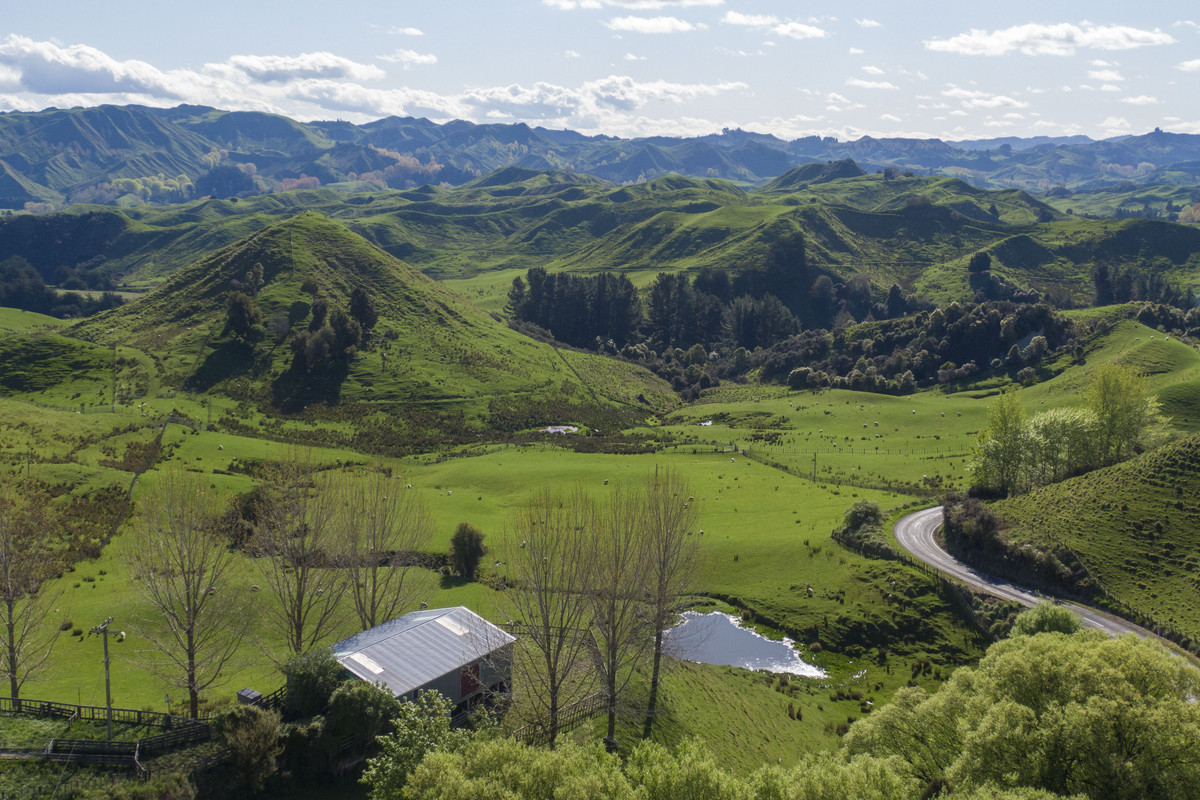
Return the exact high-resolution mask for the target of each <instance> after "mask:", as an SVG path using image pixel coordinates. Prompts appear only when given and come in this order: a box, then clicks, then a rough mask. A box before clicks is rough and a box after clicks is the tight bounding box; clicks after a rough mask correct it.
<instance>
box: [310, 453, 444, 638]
mask: <svg viewBox="0 0 1200 800" xmlns="http://www.w3.org/2000/svg"><path fill="white" fill-rule="evenodd" d="M329 488H330V489H331V490H332V491H333V492H334V493H335V495H336V497H337V499H338V501H339V503H340V512H341V514H340V517H339V519H338V523H337V527H338V528H339V529H340V531H339V533H340V547H339V550H340V557H339V561H340V563H341V565H342V566H343V568H344V569H345V571H346V578H347V580H348V582H349V587H350V588H349V592H350V596H351V598H352V599H353V600H354V610H355V612H356V613H357V614H358V622H359V625H361V626H362V629H363V630H364V631H365V630H367V629H369V628H374V627H375V626H376V625H380V624H382V623H384V622H386V621H388V620H389V619H392V618H393V617H395V616H397V614H398V613H399V612H400V610H401V609H404V608H406V607H407V606H410V605H411V604H412V603H413V601H414V600H415V599H416V598H417V597H418V595H419V594H420V592H421V591H422V589H423V588H424V582H423V581H421V580H420V579H421V578H422V577H423V575H422V570H421V569H420V568H419V567H417V566H415V565H414V558H415V557H416V555H417V552H418V551H419V550H420V549H421V548H422V547H423V546H424V545H425V544H426V543H428V541H429V539H430V537H431V536H432V535H433V522H432V521H431V520H430V518H429V514H428V512H427V511H426V510H425V506H424V505H423V504H422V503H421V501H420V499H419V498H418V497H417V495H415V494H414V493H413V492H411V491H410V490H408V489H406V488H405V487H404V484H403V483H402V482H401V481H400V480H399V479H397V478H392V477H389V476H386V475H383V474H381V473H377V472H376V473H372V474H370V475H366V476H359V477H357V478H352V477H350V476H347V475H344V474H343V475H339V476H338V477H336V478H334V479H333V481H332V486H330V487H329Z"/></svg>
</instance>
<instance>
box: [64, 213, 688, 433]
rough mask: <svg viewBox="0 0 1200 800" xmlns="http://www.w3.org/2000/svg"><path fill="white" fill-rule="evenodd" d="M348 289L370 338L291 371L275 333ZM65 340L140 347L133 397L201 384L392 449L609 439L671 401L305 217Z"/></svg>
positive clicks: (661, 387)
mask: <svg viewBox="0 0 1200 800" xmlns="http://www.w3.org/2000/svg"><path fill="white" fill-rule="evenodd" d="M255 265H261V266H262V268H263V278H264V284H263V286H262V289H261V291H260V292H259V293H258V296H257V299H256V304H257V306H258V308H259V309H260V310H261V312H262V315H263V319H264V326H265V329H266V330H265V331H264V333H263V334H262V336H263V338H262V341H260V342H258V343H257V344H254V345H250V344H247V343H245V342H242V341H240V340H238V339H237V338H236V337H233V336H232V335H228V334H226V333H225V332H224V327H225V304H226V301H227V299H228V297H229V295H230V292H231V291H232V290H233V289H234V288H235V287H236V286H237V285H238V282H239V281H241V280H242V279H243V278H244V276H245V275H246V273H247V272H248V271H250V270H252V269H253V268H254V267H255ZM305 282H310V283H311V284H313V285H315V287H317V293H316V294H313V295H310V294H309V293H308V292H306V291H304V290H303V289H302V285H304V284H305ZM356 289H363V290H364V291H366V292H367V294H368V295H369V296H370V298H371V299H372V300H373V302H374V304H375V307H376V309H377V312H378V314H379V322H378V324H377V325H376V326H375V329H374V331H373V332H371V333H370V335H369V336H367V337H366V338H365V339H364V341H363V342H362V343H360V345H359V347H358V351H357V354H356V355H355V356H354V357H353V358H352V359H351V360H350V361H349V362H348V363H346V364H345V365H344V366H342V367H340V368H337V369H332V370H331V371H330V372H329V373H327V374H326V373H322V374H320V375H317V374H314V373H311V372H308V373H305V372H303V371H297V369H296V368H295V366H294V357H293V352H292V349H291V348H290V347H289V344H288V342H289V338H288V337H289V336H290V335H292V334H293V333H294V332H296V331H300V330H304V329H305V328H306V326H307V327H309V328H311V327H312V325H311V324H310V323H311V321H312V309H313V306H314V305H315V304H316V303H317V301H316V299H315V298H316V297H320V298H324V300H325V301H327V303H328V306H329V308H330V312H329V313H330V314H331V315H332V314H334V313H335V309H346V308H347V307H348V305H349V302H350V296H351V294H352V293H353V292H354V290H356ZM70 333H71V334H73V335H74V336H77V337H79V338H81V339H84V340H86V341H92V342H96V343H98V344H102V345H105V346H108V345H120V346H121V347H122V348H134V349H136V350H137V351H139V352H140V353H142V354H144V356H145V359H146V363H145V364H144V365H142V366H139V367H137V368H135V369H133V371H132V372H131V374H130V375H129V376H126V377H125V378H123V380H124V381H126V382H129V383H132V384H134V385H136V386H138V387H139V388H140V391H142V392H143V393H144V394H149V393H161V392H173V391H179V390H181V389H182V390H189V391H209V390H211V391H213V392H216V393H218V394H219V395H224V396H229V397H232V398H235V399H238V400H241V401H245V402H247V403H248V404H249V406H248V409H257V410H261V411H264V412H266V413H268V414H276V413H278V411H279V410H288V411H292V412H298V411H301V410H304V407H305V406H311V407H309V408H308V409H307V410H305V411H304V416H305V418H306V419H309V421H315V420H314V418H322V419H324V420H325V421H327V422H328V421H334V422H340V423H343V425H344V427H343V428H340V429H339V427H338V426H337V425H334V426H333V430H334V431H338V430H341V434H340V435H344V436H346V437H349V438H351V439H353V438H355V437H358V438H361V439H362V440H363V442H365V443H366V444H367V445H368V446H370V445H371V444H372V443H373V444H374V445H375V446H379V447H387V448H392V449H401V450H405V449H406V448H407V445H405V443H404V439H405V437H406V436H408V437H411V438H412V440H414V441H415V440H416V439H418V438H426V437H430V436H432V437H434V438H435V439H436V438H438V437H441V436H451V437H452V438H456V439H462V438H463V437H470V436H474V435H475V434H476V433H478V432H482V431H485V430H495V429H502V430H515V429H523V428H529V427H534V426H538V425H548V424H556V423H566V422H576V423H582V424H587V425H592V426H594V427H600V426H601V425H603V427H605V428H608V429H610V430H611V429H612V428H614V427H617V425H616V422H617V420H625V421H627V422H628V421H634V420H637V419H639V418H640V417H641V416H644V415H645V414H646V413H649V412H650V411H653V410H662V409H665V408H669V407H670V406H671V405H672V404H673V403H674V398H673V396H672V395H671V393H670V390H669V388H668V387H667V386H666V384H664V383H662V382H661V381H660V380H658V379H657V378H654V377H653V376H652V375H650V373H648V372H646V371H645V370H642V369H639V368H634V367H630V366H628V365H625V364H619V363H617V362H613V361H610V360H608V359H605V358H603V357H601V356H596V355H590V354H585V353H571V354H569V355H567V354H563V353H560V352H559V351H558V350H556V349H555V348H553V347H551V346H550V345H547V344H542V343H540V342H536V341H533V340H531V339H529V338H527V337H525V336H523V335H521V334H518V333H516V332H515V331H512V330H510V329H509V328H508V327H507V326H505V325H504V324H502V323H500V322H497V321H496V320H495V319H493V318H492V317H491V316H490V315H488V314H486V313H484V312H482V311H480V310H478V309H477V308H475V307H474V306H472V305H471V304H470V303H468V302H466V301H465V300H463V299H462V298H461V297H459V296H458V295H456V294H455V293H454V292H452V291H450V290H448V289H446V288H444V287H443V286H441V285H439V284H438V283H436V282H434V281H432V280H430V279H429V278H426V277H425V276H423V275H421V274H420V273H418V272H417V271H416V270H414V269H412V268H411V267H409V266H407V265H406V264H404V263H402V262H400V261H398V260H396V259H394V258H392V257H391V256H389V255H387V254H386V253H384V252H382V251H381V250H379V249H378V248H376V247H374V246H373V245H371V244H370V243H369V242H367V241H366V240H364V239H362V238H361V237H359V236H356V235H355V234H354V233H352V232H351V231H349V230H347V229H346V228H345V227H343V226H342V225H340V224H338V223H336V222H334V221H331V220H328V219H326V218H324V217H322V216H320V215H318V214H314V213H304V214H301V215H299V216H296V217H293V218H291V219H288V220H286V221H284V222H279V223H276V224H273V225H271V226H270V227H267V228H265V229H264V230H262V231H260V232H258V233H255V234H252V235H251V236H249V237H247V238H245V239H243V240H241V241H239V242H238V243H236V244H234V245H232V246H230V247H227V248H225V249H223V250H220V251H218V252H217V253H215V254H214V255H212V256H209V257H208V258H206V259H204V260H202V261H200V262H198V263H196V264H194V265H192V266H190V267H188V268H186V269H183V270H181V271H179V272H177V273H176V274H175V275H174V276H173V277H172V278H170V279H169V280H168V281H167V282H166V283H165V284H164V285H163V286H162V287H161V288H160V289H158V290H156V291H154V292H152V293H150V294H148V295H147V296H145V297H144V298H142V299H140V300H138V301H136V302H134V303H130V304H129V305H127V306H125V307H122V308H120V309H116V310H114V311H113V312H111V313H106V314H102V315H99V316H97V317H94V318H92V319H90V320H87V321H85V322H83V323H80V324H79V325H77V326H76V327H75V328H73V329H72V330H71V331H70ZM584 375H586V378H585V377H581V376H584ZM314 403H315V404H317V405H312V404H314ZM368 432H370V433H368ZM331 435H334V436H335V437H336V436H337V435H338V434H331ZM409 449H410V448H409Z"/></svg>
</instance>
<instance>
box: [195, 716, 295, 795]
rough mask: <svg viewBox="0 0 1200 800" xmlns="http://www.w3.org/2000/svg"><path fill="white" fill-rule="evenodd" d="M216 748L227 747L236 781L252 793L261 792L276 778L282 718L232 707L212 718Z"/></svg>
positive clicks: (280, 749)
mask: <svg viewBox="0 0 1200 800" xmlns="http://www.w3.org/2000/svg"><path fill="white" fill-rule="evenodd" d="M212 724H213V731H214V733H215V734H216V740H217V744H219V745H221V746H223V747H226V748H228V749H229V752H230V759H231V760H232V762H233V770H234V774H233V777H234V779H235V780H236V781H237V782H238V783H239V784H240V785H242V786H245V787H247V788H249V789H251V790H255V791H257V790H259V789H262V787H263V784H265V783H266V781H267V778H270V777H271V776H272V775H274V774H275V769H276V763H275V759H276V758H277V757H278V756H279V754H280V752H281V751H282V747H281V746H280V723H279V714H278V713H277V712H275V711H266V710H264V709H261V708H259V707H258V706H232V707H230V708H228V709H226V710H224V711H221V712H219V713H218V714H217V715H216V716H215V717H213V721H212Z"/></svg>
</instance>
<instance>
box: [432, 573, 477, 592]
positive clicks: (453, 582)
mask: <svg viewBox="0 0 1200 800" xmlns="http://www.w3.org/2000/svg"><path fill="white" fill-rule="evenodd" d="M469 583H473V581H469V580H467V579H466V578H464V577H462V576H461V575H443V576H442V579H441V583H440V584H439V585H440V588H442V589H457V588H458V587H460V586H466V585H467V584H469Z"/></svg>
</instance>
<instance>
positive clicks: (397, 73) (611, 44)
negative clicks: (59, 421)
mask: <svg viewBox="0 0 1200 800" xmlns="http://www.w3.org/2000/svg"><path fill="white" fill-rule="evenodd" d="M0 26H2V27H0V110H5V111H11V110H38V109H42V108H46V107H49V106H57V107H60V108H65V107H71V106H77V105H97V104H100V103H121V104H123V103H141V104H145V105H156V106H173V105H178V104H180V103H195V104H202V105H211V106H216V107H219V108H227V109H250V110H261V111H270V112H276V113H281V114H286V115H288V116H291V117H294V118H297V119H301V120H312V119H348V120H351V121H354V122H365V121H368V120H372V119H377V118H379V117H383V116H388V115H392V114H394V115H399V116H424V117H429V118H430V119H434V120H437V121H445V120H450V119H455V118H459V119H469V120H472V121H475V122H488V121H495V122H516V121H524V122H528V123H529V124H531V125H543V126H546V127H551V128H571V129H575V130H580V131H583V132H585V133H603V134H610V135H616V136H642V135H654V134H669V135H703V134H706V133H713V132H717V131H720V130H721V129H722V128H739V127H740V128H743V129H746V130H753V131H758V132H763V133H773V134H775V135H777V136H779V137H781V138H787V139H790V138H795V137H798V136H805V135H812V134H818V135H822V136H836V137H838V138H839V139H843V140H845V139H857V138H859V137H861V136H864V135H871V136H917V137H937V138H942V139H972V138H989V137H995V136H1037V135H1047V136H1059V135H1068V134H1078V133H1082V134H1086V135H1088V136H1092V137H1094V138H1103V137H1108V136H1114V135H1120V134H1123V133H1144V132H1146V131H1148V130H1151V129H1153V128H1155V127H1161V128H1163V129H1164V130H1170V131H1176V132H1183V133H1200V102H1198V99H1197V98H1200V7H1197V6H1195V4H1194V3H1184V2H1178V1H1177V0H1166V1H1159V2H1153V3H1148V2H1143V3H1128V2H1125V3H1116V2H1109V1H1108V0H1104V1H1100V2H1091V3H1074V2H1047V1H1046V0H1042V2H1036V3H1035V2H1023V1H1022V0H1017V1H1016V2H997V3H970V2H954V3H948V2H919V1H918V0H912V1H911V2H907V3H898V2H894V0H892V2H855V1H854V0H848V1H847V2H843V3H829V2H826V3H812V2H775V1H773V0H505V1H504V2H500V0H487V1H484V0H472V1H471V2H465V1H463V2H456V1H455V0H442V1H441V2H428V1H427V2H421V3H415V2H405V1H404V0H390V1H389V2H383V1H382V0H364V1H363V2H356V1H355V0H343V2H341V3H328V2H322V3H315V2H309V1H308V0H293V2H289V3H286V4H285V3H276V2H263V1H259V2H256V1H255V0H241V2H229V1H228V0H212V2H206V3H203V4H187V5H186V6H185V5H184V4H181V3H171V2H164V3H157V4H134V5H132V6H129V7H128V10H124V9H121V8H120V7H119V6H114V5H112V4H102V3H96V2H89V3H84V2H79V1H78V0H59V2H55V3H47V4H45V5H42V4H40V3H21V4H19V5H13V6H12V7H9V8H6V9H5V14H4V18H3V22H2V23H0Z"/></svg>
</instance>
